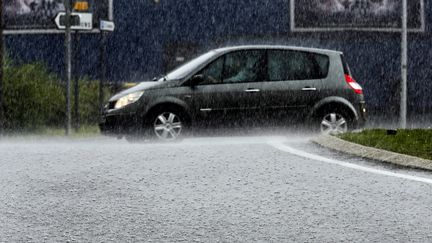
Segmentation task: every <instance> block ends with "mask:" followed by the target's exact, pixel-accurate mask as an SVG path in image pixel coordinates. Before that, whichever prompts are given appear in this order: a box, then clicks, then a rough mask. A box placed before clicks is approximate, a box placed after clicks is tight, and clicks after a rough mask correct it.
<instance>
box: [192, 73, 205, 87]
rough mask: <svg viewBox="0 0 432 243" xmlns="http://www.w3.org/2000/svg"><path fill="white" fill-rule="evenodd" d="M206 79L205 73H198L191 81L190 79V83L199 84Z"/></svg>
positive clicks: (193, 85)
mask: <svg viewBox="0 0 432 243" xmlns="http://www.w3.org/2000/svg"><path fill="white" fill-rule="evenodd" d="M203 81H204V75H202V74H197V75H195V76H193V77H192V78H191V79H190V81H189V85H190V86H192V87H195V86H197V85H198V84H200V83H202V82H203Z"/></svg>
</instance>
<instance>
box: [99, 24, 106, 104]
mask: <svg viewBox="0 0 432 243" xmlns="http://www.w3.org/2000/svg"><path fill="white" fill-rule="evenodd" d="M105 46H106V33H105V32H104V31H101V34H100V43H99V51H100V56H99V58H100V59H99V62H100V63H99V65H100V67H99V69H100V76H99V109H100V110H101V111H102V110H103V106H104V99H105V97H104V93H103V88H104V84H105V82H106V63H105V59H106V57H105V56H106V48H105Z"/></svg>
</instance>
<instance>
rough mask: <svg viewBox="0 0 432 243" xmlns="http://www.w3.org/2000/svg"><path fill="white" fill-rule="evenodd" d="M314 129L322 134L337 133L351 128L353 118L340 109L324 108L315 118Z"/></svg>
mask: <svg viewBox="0 0 432 243" xmlns="http://www.w3.org/2000/svg"><path fill="white" fill-rule="evenodd" d="M314 126H315V129H316V130H317V131H318V132H319V133H321V134H324V135H338V134H343V133H346V132H349V131H351V130H352V129H353V119H352V118H351V117H350V116H349V115H348V113H347V112H345V111H344V110H341V109H326V110H324V111H322V112H320V113H319V115H318V116H316V119H315V125H314Z"/></svg>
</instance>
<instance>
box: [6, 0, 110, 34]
mask: <svg viewBox="0 0 432 243" xmlns="http://www.w3.org/2000/svg"><path fill="white" fill-rule="evenodd" d="M113 2H114V0H108V20H110V21H112V20H113V19H114V3H113ZM52 21H53V22H54V18H53V20H52ZM73 32H75V31H73ZM64 33H65V30H59V29H54V28H53V29H4V30H3V35H37V34H64ZM79 33H82V34H99V33H101V30H100V29H98V28H93V29H92V30H84V31H83V30H80V31H79Z"/></svg>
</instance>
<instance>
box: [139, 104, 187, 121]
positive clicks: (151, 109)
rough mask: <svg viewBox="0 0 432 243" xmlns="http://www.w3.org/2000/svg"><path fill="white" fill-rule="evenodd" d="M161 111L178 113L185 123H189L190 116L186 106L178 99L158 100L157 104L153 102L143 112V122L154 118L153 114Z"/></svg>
mask: <svg viewBox="0 0 432 243" xmlns="http://www.w3.org/2000/svg"><path fill="white" fill-rule="evenodd" d="M161 110H171V111H172V110H174V111H178V112H179V113H181V114H180V115H181V116H183V117H184V119H185V122H186V123H191V115H190V112H189V109H188V107H187V105H186V104H185V103H184V102H182V101H181V100H178V99H166V100H160V101H159V102H154V103H153V104H151V105H149V106H148V108H147V109H146V110H145V112H143V115H142V119H143V121H144V122H146V119H151V117H152V116H154V113H157V112H158V111H161Z"/></svg>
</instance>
